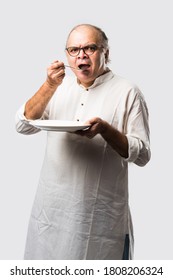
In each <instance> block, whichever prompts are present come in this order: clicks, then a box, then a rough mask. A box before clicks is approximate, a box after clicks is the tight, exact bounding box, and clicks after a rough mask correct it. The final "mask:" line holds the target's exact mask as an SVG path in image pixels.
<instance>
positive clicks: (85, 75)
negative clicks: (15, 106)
mask: <svg viewBox="0 0 173 280" xmlns="http://www.w3.org/2000/svg"><path fill="white" fill-rule="evenodd" d="M66 55H67V60H68V63H69V65H70V66H71V68H72V71H73V72H74V74H75V77H66V76H65V65H64V63H63V62H60V61H58V60H57V61H54V62H53V63H52V64H51V65H50V66H49V67H48V70H47V79H46V81H45V83H44V84H43V85H42V86H41V88H40V89H39V90H38V91H37V92H36V94H35V95H34V96H33V97H32V98H31V99H30V100H29V101H27V102H26V104H24V105H23V106H22V107H21V108H20V110H19V111H18V112H17V116H16V119H17V120H16V128H17V131H18V132H20V133H24V134H31V133H36V132H38V131H40V129H37V128H36V127H34V126H32V125H31V124H29V123H28V122H27V121H26V120H28V119H29V120H30V119H32V120H35V119H56V120H72V121H82V122H86V123H88V124H90V127H89V129H87V130H83V131H82V130H81V131H77V132H75V133H68V132H52V131H49V132H48V134H47V147H46V153H45V158H44V162H43V167H42V171H41V175H40V180H39V186H38V190H37V193H36V198H35V201H34V205H33V209H32V215H31V218H30V223H29V229H28V236H27V242H26V250H25V258H26V259H62V260H63V259H71V260H72V259H78V260H87V259H95V260H106V259H112V260H114V259H131V258H132V254H133V231H132V223H131V218H130V211H129V206H128V162H134V163H135V164H137V165H139V166H144V165H145V164H146V163H147V162H148V161H149V159H150V148H149V126H148V110H147V106H146V103H145V101H144V98H143V96H142V94H141V92H140V90H139V89H138V88H137V87H136V86H135V85H133V84H131V83H130V82H129V81H127V80H125V79H123V78H121V77H118V76H117V75H115V74H113V73H112V71H111V70H110V69H109V68H108V66H107V64H108V62H109V47H108V38H107V36H106V35H105V33H104V32H103V31H102V30H101V29H100V28H98V27H96V26H92V25H89V24H82V25H78V26H76V27H74V28H73V29H72V31H71V32H70V34H69V36H68V38H67V43H66Z"/></svg>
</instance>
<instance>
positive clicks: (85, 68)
mask: <svg viewBox="0 0 173 280" xmlns="http://www.w3.org/2000/svg"><path fill="white" fill-rule="evenodd" d="M89 67H90V65H89V64H81V65H79V68H80V69H81V70H87V69H88V68H89Z"/></svg>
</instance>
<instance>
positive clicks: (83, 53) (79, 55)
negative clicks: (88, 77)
mask: <svg viewBox="0 0 173 280" xmlns="http://www.w3.org/2000/svg"><path fill="white" fill-rule="evenodd" d="M78 57H79V58H85V57H87V54H86V53H85V52H84V50H83V49H80V51H79V54H78Z"/></svg>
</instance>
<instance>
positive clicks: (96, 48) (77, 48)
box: [65, 44, 104, 57]
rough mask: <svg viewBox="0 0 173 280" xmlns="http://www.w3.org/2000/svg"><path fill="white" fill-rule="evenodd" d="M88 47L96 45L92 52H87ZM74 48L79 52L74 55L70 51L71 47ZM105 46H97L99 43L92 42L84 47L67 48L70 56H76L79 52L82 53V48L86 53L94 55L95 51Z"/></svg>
mask: <svg viewBox="0 0 173 280" xmlns="http://www.w3.org/2000/svg"><path fill="white" fill-rule="evenodd" d="M88 47H94V48H95V49H94V50H93V51H92V52H90V53H87V52H86V49H87V48H88ZM73 48H75V49H76V50H77V53H76V54H75V55H72V54H71V53H70V51H69V49H73ZM103 48H104V47H103V46H97V45H95V44H91V45H87V46H85V47H82V48H79V47H68V48H65V50H66V51H67V52H68V54H69V55H70V56H72V57H76V56H78V55H79V53H80V51H81V50H83V52H84V53H85V54H86V55H92V54H93V53H95V51H97V50H98V49H103Z"/></svg>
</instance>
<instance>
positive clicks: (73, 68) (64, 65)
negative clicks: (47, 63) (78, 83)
mask: <svg viewBox="0 0 173 280" xmlns="http://www.w3.org/2000/svg"><path fill="white" fill-rule="evenodd" d="M64 66H65V67H69V68H72V69H75V70H80V71H81V70H82V69H80V68H75V67H72V66H70V65H64Z"/></svg>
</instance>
